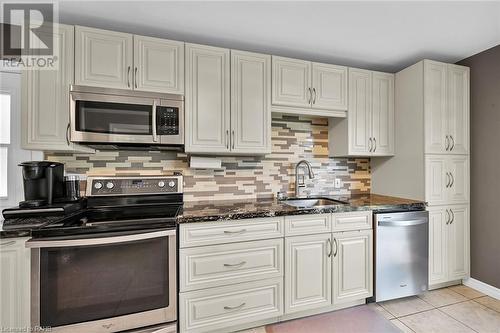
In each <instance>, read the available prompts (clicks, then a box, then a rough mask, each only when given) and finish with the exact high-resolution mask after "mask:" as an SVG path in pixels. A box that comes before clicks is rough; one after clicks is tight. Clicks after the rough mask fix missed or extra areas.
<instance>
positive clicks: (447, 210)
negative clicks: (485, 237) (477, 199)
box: [428, 205, 470, 286]
mask: <svg viewBox="0 0 500 333" xmlns="http://www.w3.org/2000/svg"><path fill="white" fill-rule="evenodd" d="M428 211H429V284H430V285H431V286H432V285H435V284H439V283H445V282H451V281H456V280H460V279H463V278H466V277H467V276H468V275H469V272H470V264H469V257H470V255H469V253H470V250H469V249H470V244H469V238H470V226H469V207H468V205H447V206H434V207H429V208H428Z"/></svg>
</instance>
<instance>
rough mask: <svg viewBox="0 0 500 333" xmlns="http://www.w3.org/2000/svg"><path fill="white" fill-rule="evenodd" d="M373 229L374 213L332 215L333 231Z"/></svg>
mask: <svg viewBox="0 0 500 333" xmlns="http://www.w3.org/2000/svg"><path fill="white" fill-rule="evenodd" d="M360 229H372V211H371V210H367V211H357V212H348V213H333V214H332V231H333V232H337V231H349V230H360Z"/></svg>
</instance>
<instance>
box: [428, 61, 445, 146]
mask: <svg viewBox="0 0 500 333" xmlns="http://www.w3.org/2000/svg"><path fill="white" fill-rule="evenodd" d="M446 69H447V65H446V64H445V63H442V62H436V61H429V60H425V61H424V122H425V152H426V153H436V154H442V153H445V152H446V145H447V142H446V141H447V140H446V136H447V135H448V133H447V119H446V118H447V115H446V114H447V111H446V105H447V102H446V100H447V88H446V76H447V75H446V73H447V70H446ZM448 144H449V143H448Z"/></svg>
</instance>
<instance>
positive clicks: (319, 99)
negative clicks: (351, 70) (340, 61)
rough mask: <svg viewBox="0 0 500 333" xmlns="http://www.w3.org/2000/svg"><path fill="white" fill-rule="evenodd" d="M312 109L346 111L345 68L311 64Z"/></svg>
mask: <svg viewBox="0 0 500 333" xmlns="http://www.w3.org/2000/svg"><path fill="white" fill-rule="evenodd" d="M312 88H313V96H312V107H313V108H315V109H326V110H347V67H344V66H335V65H327V64H320V63H313V64H312Z"/></svg>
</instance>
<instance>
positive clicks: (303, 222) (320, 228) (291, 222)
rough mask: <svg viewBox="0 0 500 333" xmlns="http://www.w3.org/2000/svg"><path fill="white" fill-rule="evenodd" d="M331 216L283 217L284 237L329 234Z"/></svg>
mask: <svg viewBox="0 0 500 333" xmlns="http://www.w3.org/2000/svg"><path fill="white" fill-rule="evenodd" d="M331 230H332V229H331V214H315V215H294V216H286V217H285V235H287V236H296V235H307V234H318V233H325V232H331Z"/></svg>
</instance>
